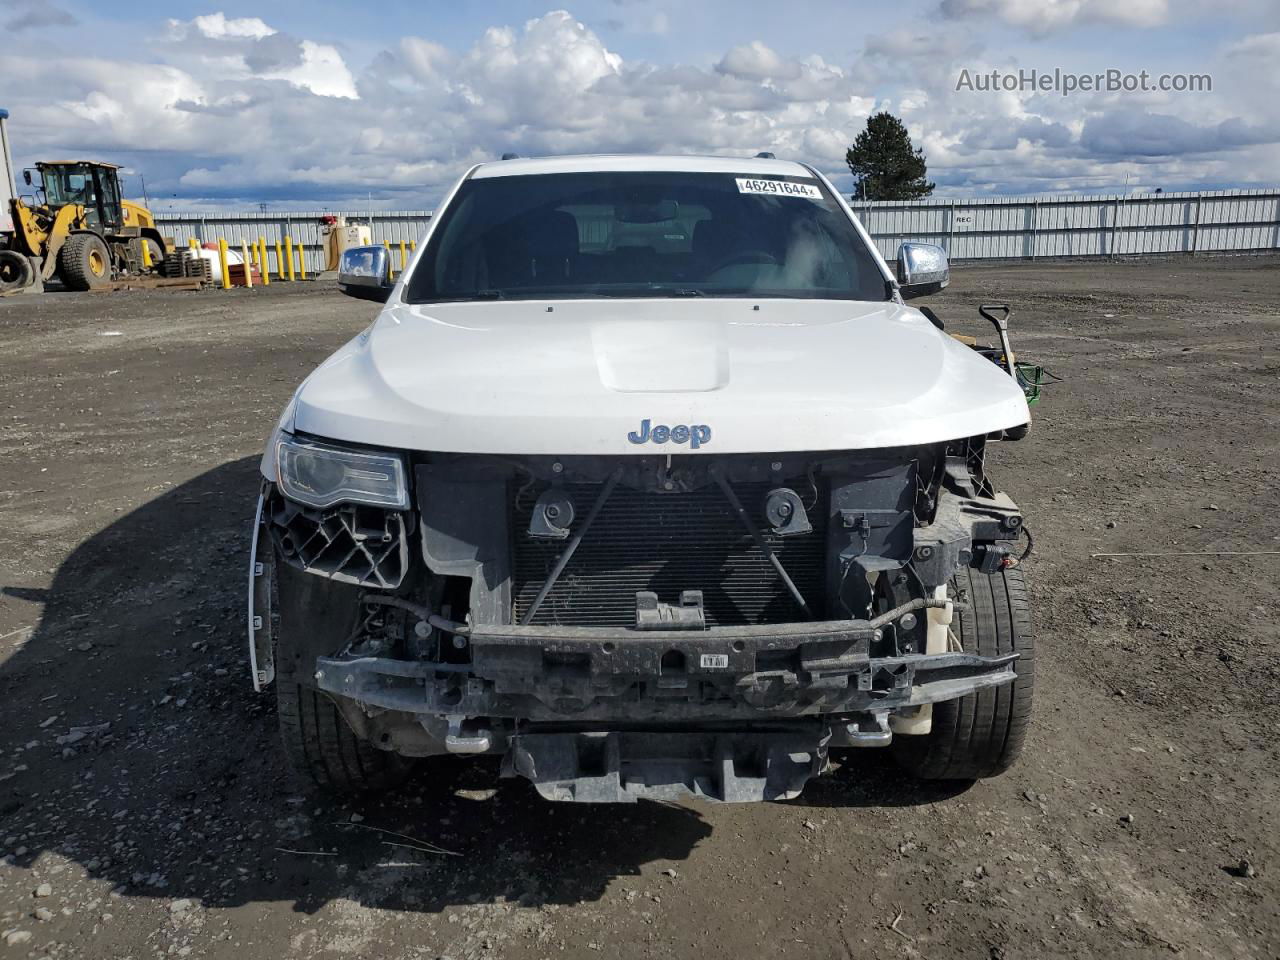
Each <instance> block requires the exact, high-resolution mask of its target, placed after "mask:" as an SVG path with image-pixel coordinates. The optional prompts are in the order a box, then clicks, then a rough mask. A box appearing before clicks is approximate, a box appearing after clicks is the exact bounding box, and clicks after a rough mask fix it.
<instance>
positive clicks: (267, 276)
mask: <svg viewBox="0 0 1280 960" xmlns="http://www.w3.org/2000/svg"><path fill="white" fill-rule="evenodd" d="M258 243H259V244H260V245H261V246H262V285H263V286H264V287H269V286H270V285H271V253H270V248H269V247H268V246H267V238H266V237H259V238H258ZM279 250H280V245H279V244H276V251H277V253H278V252H279ZM276 265H277V266H279V257H278V256H277V259H276Z"/></svg>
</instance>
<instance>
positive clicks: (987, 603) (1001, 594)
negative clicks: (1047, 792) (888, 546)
mask: <svg viewBox="0 0 1280 960" xmlns="http://www.w3.org/2000/svg"><path fill="white" fill-rule="evenodd" d="M951 592H952V595H953V596H954V597H955V598H956V601H957V602H956V604H955V619H954V621H953V623H952V627H951V629H952V630H953V631H954V633H955V635H956V637H957V638H958V639H959V641H960V645H961V646H962V647H963V649H964V650H966V651H968V652H973V653H978V654H980V655H982V656H996V655H998V654H1002V653H1012V652H1017V653H1018V654H1020V656H1019V657H1018V659H1017V660H1016V661H1014V671H1015V673H1016V675H1017V679H1016V680H1014V681H1013V683H1011V684H1007V685H1005V686H1002V687H994V688H992V689H989V690H980V691H979V692H977V693H972V694H969V696H967V697H961V698H960V699H959V700H948V701H946V702H944V703H935V704H934V705H933V729H932V731H931V732H930V733H927V734H925V735H923V736H901V737H895V738H894V741H893V753H894V756H895V758H896V759H897V761H898V762H899V763H900V764H901V765H902V766H903V767H904V768H905V769H906V770H907V771H909V772H910V773H912V774H914V775H915V776H917V777H920V778H921V779H925V780H977V779H981V778H984V777H994V776H998V775H999V774H1001V773H1004V772H1005V771H1006V770H1008V769H1009V768H1010V767H1011V766H1013V764H1014V762H1015V761H1016V760H1017V759H1018V755H1019V754H1021V753H1022V743H1023V740H1024V739H1025V737H1026V733H1027V725H1028V723H1029V722H1030V720H1031V699H1032V690H1033V687H1034V685H1035V666H1036V661H1035V638H1034V636H1033V635H1032V631H1031V606H1030V604H1029V603H1028V601H1027V582H1026V576H1025V574H1024V573H1023V571H1022V569H1021V568H1019V567H1014V568H1012V569H1009V570H1002V571H1000V572H998V573H993V574H991V575H987V574H984V573H980V572H978V571H977V570H974V569H972V568H969V567H965V568H963V569H961V570H960V571H959V572H958V573H957V574H956V575H955V577H954V578H953V579H952V581H951Z"/></svg>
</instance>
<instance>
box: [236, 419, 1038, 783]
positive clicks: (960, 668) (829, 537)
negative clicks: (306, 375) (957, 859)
mask: <svg viewBox="0 0 1280 960" xmlns="http://www.w3.org/2000/svg"><path fill="white" fill-rule="evenodd" d="M984 452H985V440H984V439H983V438H977V439H970V440H963V441H957V442H954V443H949V444H937V445H930V446H925V447H911V448H895V449H880V450H875V451H870V452H845V453H829V452H824V453H809V454H797V453H787V454H773V455H770V454H763V455H746V454H742V455H739V454H734V455H709V454H697V455H683V456H680V455H675V456H629V457H561V458H555V457H498V456H484V455H415V456H414V457H413V458H412V459H411V460H410V459H407V460H405V461H404V468H405V478H406V487H410V488H411V489H412V497H411V499H410V500H409V502H408V504H407V505H405V506H404V507H402V508H401V507H397V506H365V505H353V504H351V503H336V504H334V505H331V506H309V505H305V504H301V503H298V502H296V501H295V500H293V499H291V498H289V497H286V496H285V495H284V493H283V492H282V491H281V489H280V487H279V486H278V485H277V484H274V483H270V482H267V483H265V484H264V490H263V496H262V500H261V502H260V508H259V521H258V525H257V536H256V538H255V557H254V558H253V561H252V563H253V564H254V566H253V568H252V571H251V585H250V586H251V589H250V611H249V616H250V626H251V641H252V642H251V654H252V657H253V660H254V671H255V673H254V676H255V685H259V684H265V683H267V682H270V681H271V679H272V676H273V675H274V676H277V677H278V678H279V679H283V680H287V681H289V682H296V683H299V684H303V685H305V686H308V687H311V688H314V689H318V690H320V691H323V692H325V693H327V694H329V695H330V696H331V697H332V698H333V700H334V702H335V703H336V704H337V705H338V708H339V709H340V710H341V712H342V715H343V717H344V718H345V719H346V721H347V723H348V724H349V725H350V727H351V728H352V730H354V731H355V733H356V734H357V735H358V736H360V737H361V738H363V739H365V740H367V741H369V742H370V743H372V744H374V745H375V746H377V747H380V748H382V749H384V750H390V751H394V752H396V753H399V754H402V755H406V756H426V755H431V754H440V753H464V754H492V755H500V756H501V757H502V769H503V772H504V774H507V775H519V776H523V777H526V778H528V779H529V780H531V781H532V782H533V783H534V785H535V786H536V787H537V789H538V791H539V792H540V793H541V794H542V795H543V796H545V797H547V798H549V799H556V800H580V801H631V800H635V799H638V798H641V797H660V798H664V797H672V796H675V795H678V794H682V793H690V794H694V795H699V796H704V797H708V798H711V799H715V800H722V801H745V800H762V799H780V798H786V797H794V796H796V795H797V794H798V793H799V792H800V790H801V789H802V788H803V786H804V784H805V782H806V781H807V780H808V779H809V777H811V776H813V775H815V774H816V773H818V772H820V771H821V770H822V768H823V767H824V766H825V762H826V757H827V751H828V750H829V749H830V748H832V747H849V746H882V745H887V744H889V743H890V742H891V741H892V739H893V738H894V737H895V736H920V735H923V734H927V733H928V731H929V729H930V718H931V710H932V705H933V704H935V703H939V702H944V701H950V700H955V699H957V698H959V697H963V696H966V695H968V694H971V693H974V692H976V691H979V690H983V689H987V688H991V687H998V686H1003V685H1006V684H1009V683H1012V682H1013V680H1014V678H1015V672H1014V662H1015V660H1016V659H1017V656H1018V654H1017V653H1014V652H1009V653H1003V654H998V655H981V654H980V653H979V652H977V651H975V650H963V649H960V646H959V644H958V643H957V642H956V641H955V637H954V635H953V633H952V631H951V630H950V624H951V619H952V616H953V606H954V604H955V603H956V602H957V597H956V596H955V594H954V591H949V590H948V584H949V582H951V580H952V578H953V577H954V576H955V574H956V572H957V571H958V570H960V569H962V568H965V567H972V568H975V569H976V570H979V571H982V572H985V573H991V572H994V571H997V570H1000V569H1003V568H1005V567H1007V566H1010V565H1012V564H1014V563H1016V562H1017V559H1018V556H1017V555H1018V541H1019V540H1020V538H1021V537H1022V533H1023V530H1022V518H1021V516H1020V514H1019V512H1018V510H1017V507H1016V506H1015V505H1014V504H1013V502H1012V501H1011V500H1009V498H1008V497H1006V496H1004V495H1003V494H998V493H995V492H994V491H993V490H992V489H991V487H990V485H989V484H988V483H987V481H986V479H985V475H984V471H983V457H984Z"/></svg>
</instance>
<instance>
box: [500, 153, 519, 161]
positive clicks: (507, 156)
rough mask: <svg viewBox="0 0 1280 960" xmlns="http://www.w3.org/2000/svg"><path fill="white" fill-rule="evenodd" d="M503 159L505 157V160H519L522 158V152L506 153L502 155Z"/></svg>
mask: <svg viewBox="0 0 1280 960" xmlns="http://www.w3.org/2000/svg"><path fill="white" fill-rule="evenodd" d="M502 159H503V160H519V159H520V154H518V153H504V154H503V155H502Z"/></svg>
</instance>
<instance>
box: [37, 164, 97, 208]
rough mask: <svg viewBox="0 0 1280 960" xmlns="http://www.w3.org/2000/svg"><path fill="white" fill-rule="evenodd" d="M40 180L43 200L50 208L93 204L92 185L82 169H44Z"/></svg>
mask: <svg viewBox="0 0 1280 960" xmlns="http://www.w3.org/2000/svg"><path fill="white" fill-rule="evenodd" d="M40 179H41V181H42V182H43V184H44V195H45V200H46V201H47V202H48V204H49V206H51V207H62V206H66V205H67V204H70V203H77V204H90V203H92V202H93V183H92V181H91V180H90V177H89V174H88V173H86V172H85V171H84V169H83V168H82V167H44V168H43V169H42V170H41V171H40Z"/></svg>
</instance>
